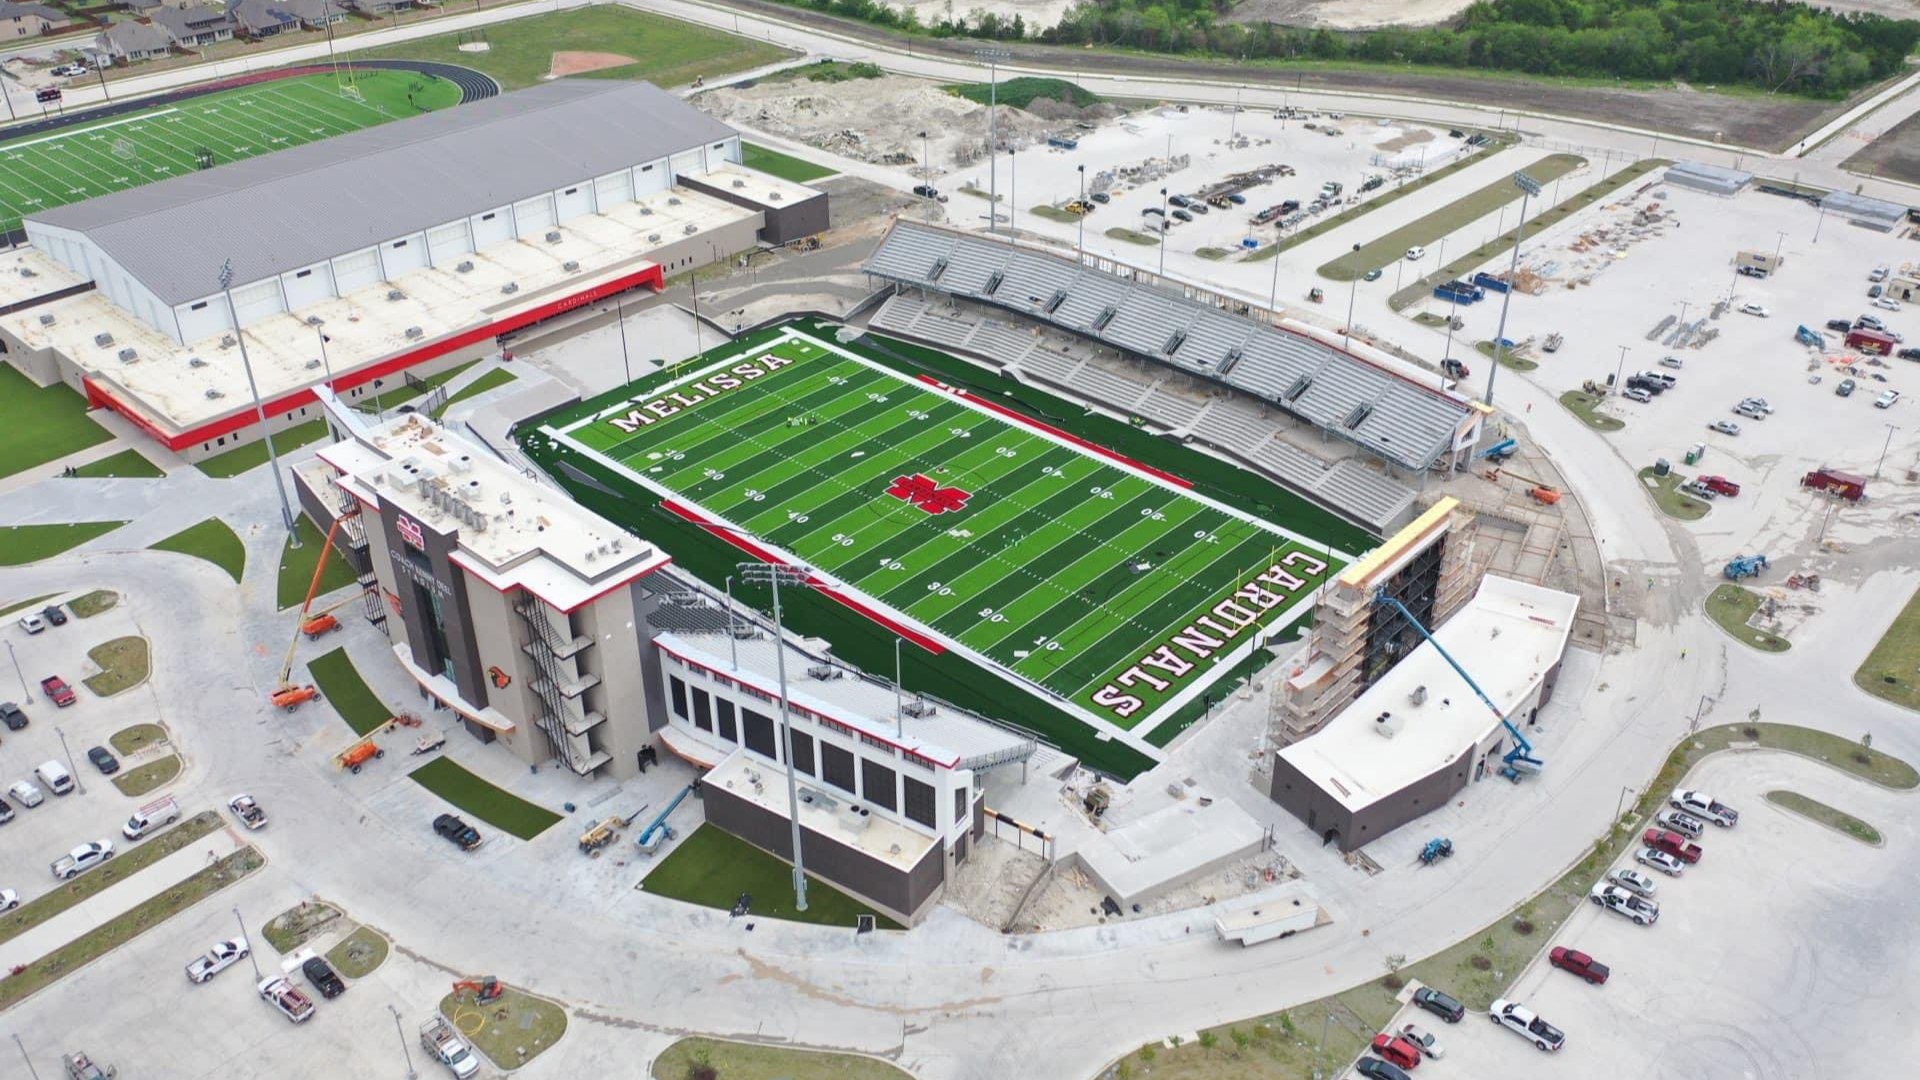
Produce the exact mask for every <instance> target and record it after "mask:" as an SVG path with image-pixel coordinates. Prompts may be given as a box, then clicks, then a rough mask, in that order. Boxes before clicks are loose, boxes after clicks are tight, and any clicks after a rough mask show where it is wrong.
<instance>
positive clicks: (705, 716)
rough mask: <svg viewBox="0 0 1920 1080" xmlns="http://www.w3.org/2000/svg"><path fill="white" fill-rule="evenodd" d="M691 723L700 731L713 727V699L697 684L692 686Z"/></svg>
mask: <svg viewBox="0 0 1920 1080" xmlns="http://www.w3.org/2000/svg"><path fill="white" fill-rule="evenodd" d="M693 723H694V726H695V727H697V728H699V729H700V730H702V731H710V730H712V728H713V699H712V698H711V697H709V696H708V694H707V692H706V691H705V690H702V689H700V688H699V687H697V686H696V687H694V688H693Z"/></svg>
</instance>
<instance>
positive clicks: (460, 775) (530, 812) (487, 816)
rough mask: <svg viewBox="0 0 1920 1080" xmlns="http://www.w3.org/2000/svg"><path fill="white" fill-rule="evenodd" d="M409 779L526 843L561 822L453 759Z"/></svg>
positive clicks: (419, 770)
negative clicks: (471, 771)
mask: <svg viewBox="0 0 1920 1080" xmlns="http://www.w3.org/2000/svg"><path fill="white" fill-rule="evenodd" d="M408 775H409V776H412V777H413V779H414V780H415V781H417V782H418V783H419V784H420V786H421V787H424V788H426V789H427V790H428V791H431V792H433V793H434V794H435V795H438V796H440V797H441V798H443V799H445V800H447V801H448V802H450V803H452V804H453V805H455V806H457V807H459V808H460V809H462V810H465V811H466V812H467V813H469V814H472V815H473V816H474V817H477V818H479V819H480V820H481V821H483V822H485V823H487V824H488V825H491V826H493V827H494V828H496V829H499V830H501V831H502V832H508V833H512V834H513V835H515V836H517V837H519V838H520V839H522V840H531V839H533V838H534V837H536V836H539V835H540V834H541V833H542V832H544V831H546V829H547V828H548V827H549V826H551V825H553V824H554V823H555V822H557V821H559V820H560V815H559V814H556V813H554V812H553V811H551V810H548V809H547V808H546V807H543V806H537V805H535V804H533V803H530V802H528V801H527V800H525V799H523V798H521V797H520V796H518V795H515V794H513V793H512V792H510V791H507V790H505V789H503V788H498V787H495V786H493V785H492V784H489V783H487V782H486V781H485V780H482V779H480V778H479V777H478V776H475V775H474V774H472V773H470V772H468V771H467V770H466V769H463V768H461V767H460V766H459V765H457V764H455V763H454V762H453V759H451V758H444V757H442V758H435V759H433V760H432V761H429V762H427V763H426V764H425V765H422V766H420V767H419V768H417V769H415V770H413V772H411V773H409V774H408Z"/></svg>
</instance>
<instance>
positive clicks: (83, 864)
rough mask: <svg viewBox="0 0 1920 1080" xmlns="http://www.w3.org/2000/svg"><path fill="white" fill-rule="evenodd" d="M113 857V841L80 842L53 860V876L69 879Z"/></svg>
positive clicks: (64, 879)
mask: <svg viewBox="0 0 1920 1080" xmlns="http://www.w3.org/2000/svg"><path fill="white" fill-rule="evenodd" d="M111 858H113V841H111V840H95V841H94V842H93V843H91V844H81V845H80V846H79V847H77V848H74V849H73V850H72V851H69V852H67V853H66V854H65V855H62V856H60V857H59V858H58V859H55V860H54V861H53V867H52V869H53V876H54V877H56V878H59V879H60V880H61V881H70V880H72V879H73V878H77V877H79V876H80V875H81V874H84V873H86V872H87V871H89V870H91V869H93V868H94V867H96V866H99V865H100V864H101V863H104V862H106V861H107V860H108V859H111Z"/></svg>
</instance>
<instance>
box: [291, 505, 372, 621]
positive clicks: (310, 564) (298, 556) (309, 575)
mask: <svg viewBox="0 0 1920 1080" xmlns="http://www.w3.org/2000/svg"><path fill="white" fill-rule="evenodd" d="M294 530H295V531H296V532H298V533H299V535H300V546H299V547H298V548H296V547H294V546H293V541H292V539H291V538H289V539H288V540H287V541H285V542H284V543H282V544H281V545H280V579H279V581H278V582H277V583H276V584H275V588H274V600H275V603H276V604H278V605H279V608H280V610H281V611H285V610H286V609H288V608H290V607H292V606H294V605H295V604H298V603H300V602H301V601H303V600H305V599H306V598H307V590H308V589H309V588H311V587H312V586H313V568H314V567H315V566H316V565H318V564H319V562H320V553H321V552H323V551H326V550H327V544H326V540H327V535H326V534H325V533H323V532H321V531H320V527H319V526H318V525H315V524H314V523H313V519H312V518H310V517H308V516H307V515H305V514H301V515H300V517H299V519H298V520H296V521H295V522H294ZM354 581H355V578H354V576H353V565H352V564H351V563H349V562H347V557H346V556H345V555H342V554H340V551H339V549H337V548H336V549H334V551H333V554H331V555H328V556H327V570H326V573H324V574H321V575H320V588H319V590H318V591H317V592H315V593H314V594H313V595H314V596H315V597H316V598H318V597H322V596H325V595H327V594H328V593H331V592H333V591H334V590H335V589H344V588H346V587H347V586H349V585H352V584H354Z"/></svg>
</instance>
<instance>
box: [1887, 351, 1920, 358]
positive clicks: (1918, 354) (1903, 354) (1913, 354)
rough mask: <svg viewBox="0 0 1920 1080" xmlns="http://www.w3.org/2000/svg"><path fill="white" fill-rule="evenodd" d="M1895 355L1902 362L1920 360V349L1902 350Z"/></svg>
mask: <svg viewBox="0 0 1920 1080" xmlns="http://www.w3.org/2000/svg"><path fill="white" fill-rule="evenodd" d="M1893 355H1895V356H1897V357H1899V358H1900V359H1902V360H1920V349H1901V350H1900V351H1899V352H1897V353H1894V354H1893Z"/></svg>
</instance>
